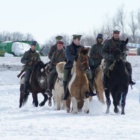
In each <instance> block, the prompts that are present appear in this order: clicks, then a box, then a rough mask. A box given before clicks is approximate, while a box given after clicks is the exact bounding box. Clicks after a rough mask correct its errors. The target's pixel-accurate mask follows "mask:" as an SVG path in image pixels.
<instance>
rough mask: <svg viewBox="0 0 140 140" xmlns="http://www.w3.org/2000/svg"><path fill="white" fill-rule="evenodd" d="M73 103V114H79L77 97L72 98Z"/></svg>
mask: <svg viewBox="0 0 140 140" xmlns="http://www.w3.org/2000/svg"><path fill="white" fill-rule="evenodd" d="M71 101H72V108H73V110H72V112H73V114H77V112H78V108H77V100H76V98H75V97H72V98H71Z"/></svg>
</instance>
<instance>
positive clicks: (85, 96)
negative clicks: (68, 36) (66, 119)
mask: <svg viewBox="0 0 140 140" xmlns="http://www.w3.org/2000/svg"><path fill="white" fill-rule="evenodd" d="M88 52H89V48H84V49H82V48H80V49H79V52H78V56H77V58H76V60H75V62H74V65H73V74H72V78H71V80H70V82H69V84H68V89H69V92H70V96H69V97H68V99H67V100H66V107H67V112H70V103H71V101H72V112H73V113H74V114H76V113H77V112H78V109H79V110H81V109H82V107H83V105H84V102H85V109H84V112H85V113H89V81H88V78H87V75H86V72H87V71H88V70H89V63H88Z"/></svg>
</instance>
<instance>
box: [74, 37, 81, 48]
mask: <svg viewBox="0 0 140 140" xmlns="http://www.w3.org/2000/svg"><path fill="white" fill-rule="evenodd" d="M73 42H74V44H75V45H77V46H80V39H78V38H76V39H73Z"/></svg>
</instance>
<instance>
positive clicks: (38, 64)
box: [34, 61, 47, 71]
mask: <svg viewBox="0 0 140 140" xmlns="http://www.w3.org/2000/svg"><path fill="white" fill-rule="evenodd" d="M46 65H47V64H44V62H43V61H38V62H37V63H36V64H35V67H34V71H35V70H37V69H38V68H39V69H41V68H45V67H46Z"/></svg>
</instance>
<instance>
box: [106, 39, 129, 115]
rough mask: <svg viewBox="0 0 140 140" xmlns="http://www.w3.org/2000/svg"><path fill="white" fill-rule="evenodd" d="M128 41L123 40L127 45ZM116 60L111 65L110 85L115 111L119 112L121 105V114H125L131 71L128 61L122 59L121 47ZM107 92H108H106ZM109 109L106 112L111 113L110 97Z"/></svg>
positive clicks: (109, 101) (108, 99)
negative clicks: (127, 64) (127, 66)
mask: <svg viewBox="0 0 140 140" xmlns="http://www.w3.org/2000/svg"><path fill="white" fill-rule="evenodd" d="M126 44H127V41H125V42H123V45H126ZM114 57H115V60H114V62H113V64H112V65H111V66H110V67H109V78H108V85H109V90H110V92H111V95H112V98H113V104H114V112H115V113H119V108H118V106H119V105H121V114H122V115H124V114H125V104H126V96H127V93H128V86H129V73H128V70H127V69H126V62H125V61H124V60H123V59H122V55H121V51H120V50H119V49H116V50H115V54H114ZM105 94H107V93H106V92H105ZM106 99H107V110H106V113H109V109H110V105H111V100H110V97H108V98H107V95H106Z"/></svg>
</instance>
